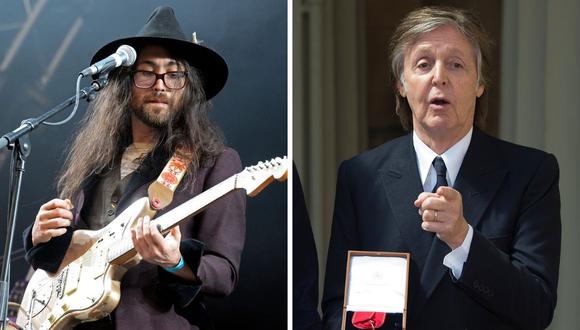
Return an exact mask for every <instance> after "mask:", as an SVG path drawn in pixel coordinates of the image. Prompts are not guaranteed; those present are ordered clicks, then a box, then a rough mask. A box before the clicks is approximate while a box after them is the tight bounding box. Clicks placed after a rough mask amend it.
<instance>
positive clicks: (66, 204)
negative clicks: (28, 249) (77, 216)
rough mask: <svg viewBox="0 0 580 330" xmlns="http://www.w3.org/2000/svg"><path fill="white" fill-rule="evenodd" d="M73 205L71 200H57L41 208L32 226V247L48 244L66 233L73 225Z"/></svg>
mask: <svg viewBox="0 0 580 330" xmlns="http://www.w3.org/2000/svg"><path fill="white" fill-rule="evenodd" d="M72 209H73V205H72V203H71V201H70V200H68V199H65V200H62V199H58V198H55V199H53V200H51V201H49V202H47V203H45V204H43V205H42V206H41V207H40V210H38V214H37V215H36V219H35V220H34V225H33V226H32V245H34V246H36V245H38V244H40V243H46V242H48V241H50V240H51V239H52V238H53V237H56V236H61V235H64V233H66V227H69V226H70V225H71V221H72V220H73V214H72V212H71V210H72Z"/></svg>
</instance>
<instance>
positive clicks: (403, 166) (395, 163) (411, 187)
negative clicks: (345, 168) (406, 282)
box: [379, 134, 432, 269]
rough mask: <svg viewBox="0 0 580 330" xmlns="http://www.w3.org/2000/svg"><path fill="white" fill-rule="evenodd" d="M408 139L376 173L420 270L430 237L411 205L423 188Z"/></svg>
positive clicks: (407, 137) (409, 137) (411, 143)
mask: <svg viewBox="0 0 580 330" xmlns="http://www.w3.org/2000/svg"><path fill="white" fill-rule="evenodd" d="M411 137H412V135H410V134H409V135H407V136H406V137H405V139H404V140H403V141H402V143H400V144H399V145H398V150H395V151H394V152H393V153H392V155H393V156H391V158H390V159H388V160H387V161H386V162H385V164H384V165H383V166H382V167H381V168H380V170H379V171H380V174H381V179H382V181H383V187H384V189H385V191H386V196H387V202H388V203H389V206H390V209H391V210H392V213H393V216H394V217H393V219H394V221H395V222H396V224H397V226H398V227H399V230H400V231H401V235H402V237H404V241H406V240H408V242H409V243H408V245H407V249H408V251H409V252H410V253H411V255H412V257H413V259H414V261H415V262H416V263H417V266H419V269H421V268H422V267H423V264H424V262H425V257H426V256H427V253H428V251H429V248H430V246H431V240H432V234H430V233H428V232H425V231H424V230H423V229H421V217H420V216H419V213H418V210H417V208H416V207H415V205H413V202H414V201H415V200H416V199H417V196H419V194H420V193H421V192H422V191H423V185H422V184H421V179H420V177H419V170H418V169H417V161H416V155H415V151H414V149H413V142H412V138H411Z"/></svg>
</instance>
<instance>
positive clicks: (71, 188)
mask: <svg viewBox="0 0 580 330" xmlns="http://www.w3.org/2000/svg"><path fill="white" fill-rule="evenodd" d="M125 44H126V45H130V46H132V47H134V48H135V49H136V50H137V52H138V56H137V61H136V63H135V64H134V65H133V67H131V68H119V69H116V70H115V71H112V72H111V73H110V75H109V83H108V85H107V86H106V87H105V88H104V89H103V90H102V91H101V92H100V94H99V95H98V97H97V99H96V100H95V101H94V102H93V103H92V105H91V108H90V109H89V111H88V113H87V118H86V120H85V122H84V124H83V126H82V127H81V129H80V131H79V132H78V135H77V138H76V140H75V142H74V143H73V145H72V147H71V151H70V154H69V156H68V158H67V162H66V163H65V165H64V168H63V171H62V174H61V176H60V178H59V181H58V188H59V195H60V198H62V199H53V200H51V201H49V202H47V203H46V204H44V205H43V206H42V207H41V208H40V210H39V212H38V215H37V217H36V220H35V222H34V224H33V225H32V226H31V227H29V228H28V229H27V230H26V231H25V232H24V240H25V248H26V250H27V260H28V261H29V262H30V263H31V264H32V265H33V266H34V267H35V268H42V269H45V270H47V271H49V272H55V271H56V270H57V269H58V268H59V265H60V264H61V262H62V260H63V257H64V255H65V253H66V251H67V249H68V248H69V244H70V242H71V238H72V235H73V231H74V230H76V229H84V228H88V229H92V230H96V229H100V228H102V227H104V226H106V225H107V224H108V223H109V222H110V221H112V220H113V219H114V218H115V217H116V216H117V215H119V214H120V213H121V212H122V211H123V210H124V209H125V208H127V207H128V206H129V205H131V203H132V202H134V201H135V200H137V199H139V198H141V197H144V196H148V192H147V190H148V187H149V185H150V183H151V182H153V181H155V179H156V178H157V177H158V176H159V175H160V173H161V171H162V169H163V167H164V166H165V164H166V163H167V162H168V160H169V159H170V158H171V157H172V155H176V156H178V157H181V158H183V159H185V160H186V163H187V171H186V175H185V177H184V178H183V180H182V182H181V184H180V185H179V187H178V188H177V189H176V190H175V192H174V196H173V202H172V203H171V204H170V205H169V206H167V207H166V208H164V209H162V210H160V211H159V212H158V215H161V214H163V213H165V212H167V211H168V210H170V209H172V208H174V207H175V206H177V205H179V204H181V203H183V202H184V201H187V200H189V199H191V198H192V197H193V196H195V195H197V194H199V193H200V192H201V191H204V190H206V189H208V188H209V187H211V186H214V185H215V184H217V183H219V182H221V181H223V180H224V179H226V178H228V177H230V176H231V175H233V174H235V173H237V172H239V171H240V170H241V165H240V159H239V156H238V154H237V153H236V152H235V151H234V150H232V149H230V148H227V147H225V146H224V144H223V139H222V137H221V135H220V133H219V130H218V129H217V128H216V127H215V126H214V125H213V124H212V123H211V122H210V121H209V119H208V116H207V112H208V110H209V104H208V102H207V101H208V100H209V99H210V98H212V97H213V96H214V95H216V94H217V93H218V92H219V91H220V90H221V88H222V87H223V86H224V84H225V81H226V78H227V65H226V63H225V61H224V60H223V59H222V58H221V57H220V56H219V55H218V54H216V53H215V52H213V51H212V50H210V49H208V48H206V47H203V46H200V45H198V44H196V43H195V42H194V43H191V42H189V41H187V38H186V37H185V35H184V33H183V32H182V30H181V28H180V26H179V23H178V22H177V20H176V18H175V16H174V13H173V10H172V9H171V8H168V7H159V8H157V9H156V10H155V11H154V12H153V14H152V16H151V17H150V18H149V20H148V21H147V23H146V25H145V26H144V27H143V29H142V30H141V31H140V32H139V33H138V34H137V36H136V37H132V38H124V39H120V40H116V41H113V42H111V43H109V44H107V45H105V46H104V47H103V48H101V49H100V50H99V51H98V52H97V53H96V55H95V56H94V57H93V59H92V61H91V63H95V62H97V61H99V60H101V59H103V58H105V57H106V56H108V55H109V54H111V53H113V52H114V51H115V50H116V49H117V48H118V47H119V46H120V45H125ZM71 201H72V202H71ZM194 218H195V219H192V220H194V221H186V222H184V223H182V224H181V225H180V226H177V227H174V228H173V229H172V230H171V231H170V233H169V234H168V235H167V236H166V237H163V236H162V235H161V233H160V232H159V231H158V229H157V227H155V226H153V225H152V224H151V223H150V220H149V218H148V217H145V218H143V219H140V220H139V221H138V224H137V226H136V227H135V228H133V229H132V240H133V244H134V246H135V250H137V252H138V253H139V254H140V255H141V256H142V257H143V262H141V263H140V264H139V265H137V266H135V267H133V268H131V269H129V271H128V272H127V273H126V274H125V276H124V277H123V280H122V281H121V299H120V302H119V304H118V306H117V308H116V310H115V312H114V313H113V315H111V316H110V317H107V318H105V319H101V320H100V321H96V322H88V323H83V324H81V325H78V326H77V328H83V329H114V328H116V329H178V328H181V329H187V328H193V329H197V328H202V329H203V328H206V327H208V326H209V325H208V324H209V323H208V322H209V321H208V320H207V315H206V313H204V308H203V304H202V299H203V297H204V296H225V295H227V294H229V293H230V292H231V291H232V290H233V289H234V287H235V285H236V283H237V280H238V269H239V263H240V257H241V252H242V248H243V245H244V235H245V197H244V194H243V193H233V194H230V195H227V196H225V197H223V198H222V199H220V200H218V201H216V202H214V203H213V204H211V205H210V206H209V207H208V208H207V209H206V210H205V211H204V212H202V213H200V214H198V215H196V216H195V217H194Z"/></svg>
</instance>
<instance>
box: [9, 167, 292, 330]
mask: <svg viewBox="0 0 580 330" xmlns="http://www.w3.org/2000/svg"><path fill="white" fill-rule="evenodd" d="M287 163H288V160H287V159H286V157H284V158H275V159H272V160H270V161H266V162H259V163H258V164H256V165H254V166H250V167H246V168H245V169H244V170H243V171H241V172H240V173H238V174H235V175H233V176H231V177H230V178H228V179H226V180H224V181H222V182H221V183H219V184H217V185H215V186H213V187H211V188H210V189H208V190H206V191H204V192H202V193H200V194H199V195H197V196H195V197H194V198H192V199H190V200H189V201H187V202H185V203H183V204H181V205H179V206H177V207H176V208H174V209H172V210H171V211H168V212H167V213H165V214H163V215H161V216H159V217H158V218H156V219H153V220H152V221H153V222H155V223H156V224H157V228H159V230H160V232H161V233H162V234H166V233H168V232H169V230H170V229H171V228H173V227H174V226H177V225H178V224H179V223H180V222H181V221H183V220H185V219H186V218H188V217H189V216H190V215H195V214H197V213H199V212H201V211H202V210H203V209H204V208H206V207H207V206H208V205H209V204H211V203H212V202H214V201H216V200H217V199H219V198H220V197H223V196H225V195H226V194H228V193H230V192H232V191H234V190H238V189H245V191H246V194H248V195H249V196H252V197H253V196H255V195H257V194H258V193H259V192H260V191H261V190H262V189H264V188H265V187H266V186H267V185H268V184H270V183H271V182H272V181H274V179H276V180H278V181H285V180H286V178H287V175H288V164H287ZM145 215H148V216H150V217H153V216H154V215H155V210H154V209H152V208H151V207H150V202H149V198H148V197H143V198H141V199H139V200H137V201H135V202H134V203H133V204H131V205H130V206H129V207H128V208H127V209H125V210H124V211H123V212H122V213H121V214H120V215H119V216H118V217H116V218H115V219H114V220H113V221H112V222H111V223H109V224H108V225H107V226H106V227H104V228H102V229H100V230H95V231H92V230H75V231H74V233H73V237H72V241H71V244H70V246H69V248H68V250H67V252H66V254H65V257H64V259H63V261H62V263H61V265H60V267H59V270H58V271H57V272H56V273H54V274H53V273H48V272H46V271H43V270H41V269H38V270H37V271H36V272H35V273H34V275H33V276H32V278H31V279H30V282H29V283H28V286H27V288H26V291H25V292H24V296H23V298H22V302H21V304H20V308H19V310H18V316H17V319H16V323H17V324H18V325H19V326H20V327H22V328H23V329H25V330H38V329H40V330H48V329H70V328H72V327H73V326H74V325H76V324H78V323H81V322H88V321H96V320H98V319H101V318H103V317H105V316H106V315H108V314H110V313H111V312H112V311H113V310H114V309H115V307H117V305H118V303H119V299H120V297H121V292H120V287H121V284H120V281H121V279H122V277H123V275H124V274H125V273H126V272H127V270H128V269H129V268H130V267H132V266H135V265H136V264H138V263H139V262H140V261H141V257H140V256H139V254H138V253H137V252H136V251H135V248H134V246H133V242H132V240H131V228H132V227H133V226H134V225H135V224H136V220H137V219H138V218H140V217H144V216H145Z"/></svg>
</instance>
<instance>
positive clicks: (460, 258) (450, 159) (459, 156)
mask: <svg viewBox="0 0 580 330" xmlns="http://www.w3.org/2000/svg"><path fill="white" fill-rule="evenodd" d="M472 135H473V128H471V129H470V130H469V132H467V134H466V135H465V136H464V137H463V138H462V139H461V140H459V142H457V143H456V144H454V145H453V146H452V147H451V148H449V149H447V151H445V152H444V153H443V154H441V155H438V154H437V153H436V152H434V151H433V150H431V149H430V148H429V147H428V146H427V145H426V144H425V143H424V142H423V141H421V139H419V137H418V136H417V133H415V131H413V147H414V148H415V153H416V155H417V167H418V168H419V176H420V177H421V182H422V183H423V191H432V190H433V188H435V184H436V183H437V173H436V172H435V168H434V167H433V160H434V159H435V157H437V156H440V157H441V158H443V161H444V162H445V167H446V168H447V175H446V179H447V183H448V184H449V186H450V187H453V185H454V184H455V179H457V175H458V174H459V169H460V168H461V163H463V158H464V157H465V153H466V152H467V148H468V147H469V143H470V142H471V136H472ZM468 226H469V229H468V231H467V236H465V240H464V241H463V243H462V244H461V245H460V246H459V247H457V248H456V249H455V250H452V251H451V252H449V253H448V254H447V255H446V256H445V258H443V265H445V266H446V267H447V268H449V269H451V272H452V273H453V276H454V277H455V278H460V277H461V273H462V271H463V263H465V261H466V260H467V256H468V255H469V248H470V247H471V240H472V239H473V228H472V227H471V225H468Z"/></svg>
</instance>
